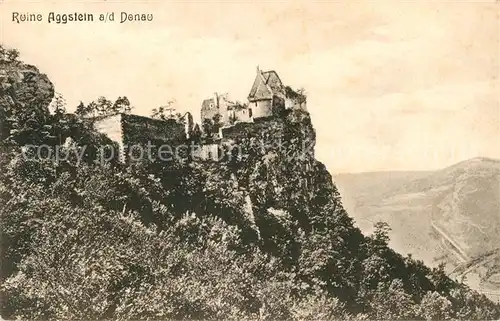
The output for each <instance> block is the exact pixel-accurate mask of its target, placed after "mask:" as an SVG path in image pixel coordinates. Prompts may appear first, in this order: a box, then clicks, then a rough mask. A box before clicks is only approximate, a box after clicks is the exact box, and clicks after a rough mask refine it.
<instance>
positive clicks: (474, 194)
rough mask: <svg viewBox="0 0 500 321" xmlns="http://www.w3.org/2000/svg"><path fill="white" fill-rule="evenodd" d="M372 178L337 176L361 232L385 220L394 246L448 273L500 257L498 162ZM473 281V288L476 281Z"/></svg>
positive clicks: (484, 277)
mask: <svg viewBox="0 0 500 321" xmlns="http://www.w3.org/2000/svg"><path fill="white" fill-rule="evenodd" d="M396 175H398V177H399V176H401V175H399V174H396ZM373 176H374V175H373V174H371V173H367V174H353V175H339V176H338V177H337V178H336V181H337V183H338V185H339V189H340V190H341V191H342V192H343V194H344V195H346V196H347V197H349V196H351V197H352V198H353V201H352V202H351V203H349V204H347V206H348V210H349V212H350V213H351V215H353V217H354V218H355V220H356V221H357V222H358V224H359V226H360V227H361V229H362V230H364V231H369V230H370V228H371V225H372V222H374V221H377V220H383V221H386V222H388V223H389V224H390V226H391V227H392V232H391V246H393V247H394V248H395V249H397V250H398V251H400V252H404V253H411V254H413V255H414V256H415V257H418V258H421V259H423V260H424V261H425V262H426V263H427V264H430V265H436V264H438V263H441V262H445V263H447V265H448V270H449V271H452V270H454V269H457V271H465V270H464V268H463V267H462V265H470V262H472V261H473V260H477V259H479V258H482V257H483V256H487V257H490V258H491V256H492V255H493V254H491V252H492V251H493V252H494V253H496V252H495V250H496V249H498V247H499V246H500V233H499V232H500V161H498V160H493V159H487V158H475V159H471V160H468V161H464V162H461V163H459V164H456V165H453V166H450V167H448V168H445V169H443V170H439V171H435V172H432V173H420V172H415V173H410V174H407V175H405V177H404V178H403V179H401V180H397V183H396V184H394V183H393V182H394V179H393V176H394V174H393V173H380V174H379V175H378V177H377V179H376V180H374V179H373ZM360 186H370V188H371V190H372V191H373V192H372V193H370V192H369V191H367V192H366V193H359V190H360V189H362V187H360ZM493 256H494V255H493ZM489 261H490V262H491V261H494V259H493V258H492V259H490V260H489ZM475 266H477V264H476V265H475ZM494 269H495V268H494V267H492V268H488V269H487V271H485V272H481V276H480V279H482V280H483V281H486V280H487V279H489V278H490V276H489V274H492V275H495V273H493V272H494V271H493V270H494ZM466 270H468V271H469V272H471V271H472V270H473V269H470V268H469V269H466ZM455 275H456V273H455ZM469 279H470V280H469V282H470V283H471V285H472V283H473V282H475V281H473V279H475V278H474V277H472V276H471V277H470V278H469ZM476 283H477V282H476Z"/></svg>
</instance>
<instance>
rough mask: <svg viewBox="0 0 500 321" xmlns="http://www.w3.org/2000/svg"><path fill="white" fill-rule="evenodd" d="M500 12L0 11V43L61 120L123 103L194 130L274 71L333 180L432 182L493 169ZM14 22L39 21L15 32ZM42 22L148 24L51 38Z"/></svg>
mask: <svg viewBox="0 0 500 321" xmlns="http://www.w3.org/2000/svg"><path fill="white" fill-rule="evenodd" d="M499 8H500V6H499V5H498V4H495V3H494V2H493V1H491V2H489V3H488V2H479V1H476V2H475V3H472V2H465V1H463V2H458V1H455V2H453V1H446V2H441V3H437V2H434V1H433V2H430V1H429V2H423V1H420V2H418V1H411V2H410V1H408V2H395V1H376V2H375V1H373V2H368V1H365V2H356V3H353V2H352V1H344V2H335V3H329V4H325V3H319V2H318V3H314V2H291V3H287V2H273V3H268V4H265V5H264V4H258V3H248V2H247V3H246V4H244V3H239V4H234V3H232V4H223V3H221V2H211V3H200V2H188V3H173V2H172V3H163V2H154V1H150V2H149V3H148V4H146V2H145V1H144V2H133V3H129V4H125V3H119V2H118V1H115V2H113V1H87V2H84V1H79V2H78V3H70V2H57V1H47V2H46V3H45V4H40V3H39V2H34V1H31V2H29V3H28V2H24V3H23V2H20V1H9V0H3V2H1V0H0V19H1V22H0V24H1V25H0V40H1V41H2V42H3V43H4V44H5V45H7V46H11V47H15V48H17V49H19V50H20V51H21V58H22V59H23V60H24V61H26V62H28V63H32V64H35V65H37V66H38V67H39V68H40V70H41V71H42V72H44V73H46V74H47V75H48V76H49V77H50V79H51V80H52V81H53V82H54V84H55V86H56V90H57V91H58V92H60V93H62V94H63V95H64V96H65V98H66V99H67V102H68V104H69V107H70V109H71V108H74V107H75V106H76V105H77V103H78V101H80V100H83V101H84V102H89V101H91V100H93V99H95V98H97V97H98V96H101V95H104V96H107V97H109V98H111V99H115V98H116V97H117V96H118V95H126V96H128V97H129V99H130V100H131V102H132V104H133V105H134V106H135V107H136V108H135V112H136V113H138V114H142V115H149V114H150V110H151V109H152V108H155V107H157V106H159V105H161V104H164V103H165V102H166V101H168V100H170V99H172V98H174V99H175V100H176V101H177V104H176V107H177V108H178V110H179V111H186V110H189V111H191V112H192V113H193V114H195V116H198V115H199V109H200V105H201V101H202V100H203V99H204V98H205V97H207V96H210V95H212V94H213V92H215V91H217V92H228V93H229V94H230V96H231V97H232V98H233V99H239V100H245V99H246V96H247V95H248V91H249V90H250V87H251V85H252V81H253V78H254V77H255V68H256V65H260V67H261V69H264V70H267V69H274V70H276V71H277V72H278V73H279V75H280V77H281V79H282V80H283V82H284V83H285V84H288V85H291V86H292V87H296V88H297V87H304V88H305V89H306V91H307V93H308V108H309V111H310V112H311V115H312V120H313V124H314V126H315V128H316V131H317V140H318V142H317V148H316V151H317V156H318V158H319V159H320V160H322V161H323V162H325V163H326V165H327V166H328V168H329V170H330V171H332V172H359V171H376V170H408V169H413V170H416V169H432V168H440V167H444V166H447V165H451V164H453V163H455V162H458V161H461V160H463V159H467V158H470V157H475V156H487V157H497V158H500V141H499V140H500V120H499V118H500V109H499V97H500V95H499V94H500V92H499V86H498V74H499V57H500V56H499V32H500V28H499V22H498V21H499V20H498V19H499V12H500V11H499ZM14 11H19V12H31V13H37V12H40V13H42V14H43V15H44V21H42V22H31V23H22V24H17V23H14V22H12V12H14ZM51 11H54V12H56V13H72V12H75V11H76V12H81V13H83V12H89V13H95V14H98V13H106V12H114V13H115V19H116V20H119V15H120V12H122V11H126V12H129V13H153V14H154V20H153V21H152V22H136V23H123V24H120V23H119V21H115V22H114V23H111V22H108V23H104V22H102V23H101V22H93V23H83V22H80V23H75V22H73V23H68V24H54V23H52V24H49V23H47V20H46V19H47V15H48V13H49V12H51ZM96 17H97V15H96ZM198 117H199V116H198Z"/></svg>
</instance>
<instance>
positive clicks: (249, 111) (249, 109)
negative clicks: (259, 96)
mask: <svg viewBox="0 0 500 321" xmlns="http://www.w3.org/2000/svg"><path fill="white" fill-rule="evenodd" d="M248 117H252V108H248Z"/></svg>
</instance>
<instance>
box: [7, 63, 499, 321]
mask: <svg viewBox="0 0 500 321" xmlns="http://www.w3.org/2000/svg"><path fill="white" fill-rule="evenodd" d="M0 57H2V58H3V57H4V56H0ZM13 63H15V64H17V63H18V62H16V61H15V59H14V61H13ZM23 79H25V78H23ZM36 87H37V88H38V86H36ZM43 87H44V86H41V87H40V88H43ZM10 88H11V92H10V94H8V96H9V97H11V98H12V97H13V96H12V95H14V96H16V95H17V91H16V90H18V91H19V92H23V89H22V88H24V87H23V86H14V87H10ZM46 94H47V92H46V91H43V90H42V92H39V93H38V94H36V95H35V96H38V95H40V97H39V99H38V98H37V99H35V100H32V101H31V102H30V103H25V104H23V103H20V102H19V101H18V102H14V103H13V104H12V105H11V106H10V107H9V108H10V110H9V119H10V118H13V122H12V123H11V124H12V126H11V125H9V126H8V130H6V133H7V135H5V136H4V137H9V139H5V138H4V139H3V140H0V151H1V153H2V157H0V169H1V170H0V218H1V219H0V232H1V233H0V236H1V237H0V241H1V243H0V249H1V251H2V253H1V255H0V258H1V262H0V263H1V267H2V268H1V275H0V299H1V300H0V313H1V316H2V318H6V319H29V320H89V319H90V320H294V321H299V320H346V319H352V320H366V319H381V320H387V319H392V320H410V319H412V320H413V319H425V320H442V319H464V320H484V319H488V320H491V319H498V318H499V317H500V306H499V305H496V304H494V303H493V302H491V301H489V300H488V299H487V298H486V297H485V296H483V295H480V294H478V293H477V292H474V291H472V290H471V289H470V288H468V287H467V286H465V285H464V284H461V283H459V282H456V281H454V280H452V279H450V278H449V277H447V276H446V274H445V273H444V271H443V269H442V268H429V267H427V266H425V265H424V263H423V262H421V261H418V260H415V259H414V258H412V257H408V256H404V255H401V254H399V253H397V252H395V251H394V250H393V249H391V248H390V247H389V246H388V243H389V235H388V228H387V226H386V225H385V224H384V223H379V224H377V226H376V229H375V231H374V232H373V233H372V234H371V235H368V236H367V235H363V233H362V232H361V231H360V230H359V229H358V228H357V227H356V226H355V225H354V223H353V220H352V218H351V217H349V215H348V214H347V212H346V210H345V209H344V207H343V204H342V200H341V197H340V194H339V192H338V190H337V187H336V185H335V184H334V182H333V181H332V177H331V175H330V174H329V173H328V171H327V170H326V168H325V166H324V165H323V164H322V163H321V162H319V161H317V160H316V158H315V155H314V148H315V142H316V134H315V130H314V127H313V124H312V123H311V118H310V116H309V114H308V113H307V112H305V111H303V110H293V109H292V110H288V111H287V112H285V113H283V114H280V115H273V116H272V117H267V118H265V119H260V120H257V121H255V122H253V123H247V124H238V125H237V126H235V127H234V128H233V130H231V134H230V135H228V136H226V137H223V139H222V142H221V145H220V146H218V147H220V148H221V149H222V150H224V151H225V153H224V155H225V157H224V158H223V159H221V160H218V161H196V160H193V159H192V158H189V157H187V158H181V159H178V158H174V159H171V160H169V161H163V160H162V159H149V158H140V159H139V160H137V161H134V162H132V161H131V160H130V162H127V163H121V162H119V161H118V160H117V159H115V158H111V159H110V160H109V161H107V162H106V161H103V159H101V158H100V156H101V155H102V153H101V152H102V150H101V148H102V147H103V145H105V144H106V143H107V142H106V139H104V138H102V137H101V136H100V135H97V134H96V133H95V132H94V131H93V128H92V126H86V125H85V126H84V125H82V123H85V122H84V121H83V119H81V118H79V116H78V115H75V116H72V117H65V116H64V115H61V114H63V113H62V112H61V110H60V109H57V111H56V112H55V113H54V115H52V116H50V117H45V116H44V114H43V113H41V114H35V115H33V114H32V109H33V108H38V109H39V110H40V111H44V110H46V108H47V105H46V104H48V99H47V100H46V98H47V97H45V96H46ZM2 95H3V96H2V98H4V101H5V100H8V99H9V97H6V95H7V94H5V92H3V93H2ZM15 115H29V116H30V117H28V119H30V120H31V119H32V120H33V121H34V122H32V121H26V122H23V119H24V118H22V117H21V118H20V117H17V118H16V117H14V116H15ZM32 116H37V117H32ZM73 118H74V119H73ZM71 119H73V120H74V121H70V120H71ZM9 122H10V120H9ZM140 127H141V126H139V127H137V128H135V127H134V128H135V129H137V130H135V131H134V140H135V141H138V142H146V141H148V140H149V139H150V138H151V137H149V136H148V131H144V130H141V128H140ZM47 134H48V136H50V137H56V138H58V137H66V136H70V137H72V142H70V143H68V144H64V145H60V144H57V141H58V140H50V139H48V141H51V142H52V143H54V145H46V144H45V142H46V141H47ZM16 135H17V136H16ZM11 137H16V139H10V138H11ZM199 139H200V137H197V138H192V137H190V138H189V139H188V138H186V141H185V143H186V145H185V146H184V147H186V148H187V147H188V146H187V145H188V144H190V143H200V141H198V140H199ZM108 142H109V139H108ZM41 143H43V144H44V148H45V149H46V150H47V151H48V153H47V155H46V156H47V157H37V155H33V154H30V153H27V154H24V153H23V152H22V150H23V147H26V146H25V144H33V145H35V146H36V145H38V146H40V144H41ZM176 143H182V142H176ZM169 146H170V145H169ZM55 151H58V152H60V154H59V155H67V156H68V155H69V156H71V157H66V158H64V159H62V158H61V157H55V156H54V155H55V153H52V152H55ZM78 157H81V159H78V160H81V161H78V162H75V161H74V160H75V159H74V158H78ZM417 186H427V185H426V183H425V182H422V183H421V184H417ZM446 186H447V188H448V189H450V190H452V188H451V187H449V186H448V185H446ZM448 189H447V190H448ZM443 190H444V189H443V188H442V189H441V191H443ZM462 190H464V189H460V191H462ZM473 192H474V191H471V193H473ZM433 193H434V192H433ZM414 194H415V192H414V191H413V190H412V191H411V193H410V192H406V194H404V195H403V196H405V197H406V200H409V199H411V197H413V198H415V199H417V200H418V201H417V203H419V204H420V203H421V204H420V206H421V207H422V208H424V207H426V206H427V207H431V209H432V206H433V204H434V203H431V204H430V205H428V204H427V203H425V202H424V199H425V198H423V197H422V195H420V194H418V195H417V197H415V196H414ZM398 195H400V194H398ZM408 195H409V196H408ZM440 195H441V194H440ZM396 196H397V195H396ZM452 196H453V194H452ZM453 200H455V198H451V199H450V200H449V199H444V198H440V199H439V203H437V205H436V206H435V207H436V208H444V206H445V204H449V201H453ZM391 201H392V202H393V203H394V202H397V201H398V200H397V199H396V200H394V199H393V200H389V203H390V202H391ZM399 204H400V206H401V211H404V208H403V207H404V206H403V205H404V204H407V203H405V202H403V201H402V200H401V199H399ZM438 205H439V206H438ZM380 206H381V207H383V206H386V208H393V209H394V206H392V207H391V206H388V205H387V204H381V205H380ZM440 206H441V207H440ZM448 206H450V207H451V206H452V205H451V204H449V205H448ZM406 207H407V205H406ZM445 214H448V212H444V211H443V213H441V212H440V214H437V215H434V214H433V212H432V211H431V212H430V214H429V215H430V217H432V218H434V217H435V218H436V219H435V220H436V222H439V223H441V222H445V220H446V219H447V217H448V216H449V215H445ZM379 216H384V213H383V212H380V213H379ZM440 226H441V225H440ZM457 230H458V228H457ZM463 230H465V228H461V229H460V231H463ZM454 232H455V231H449V232H447V233H449V234H450V235H451V234H452V233H454ZM457 233H458V232H457ZM453 235H454V234H453ZM471 235H472V234H471ZM454 242H455V243H459V244H458V246H463V245H462V243H460V242H461V240H457V241H454ZM458 246H457V247H458ZM485 264H486V263H485ZM491 276H492V277H493V278H495V277H496V275H494V274H492V275H491Z"/></svg>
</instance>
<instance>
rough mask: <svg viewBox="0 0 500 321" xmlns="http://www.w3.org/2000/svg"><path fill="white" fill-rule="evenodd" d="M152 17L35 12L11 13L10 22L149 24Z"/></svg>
mask: <svg viewBox="0 0 500 321" xmlns="http://www.w3.org/2000/svg"><path fill="white" fill-rule="evenodd" d="M153 19H154V16H153V14H152V13H136V12H125V11H122V12H103V13H89V12H70V13H62V12H49V13H46V14H44V13H36V12H17V11H14V12H12V20H11V21H12V22H14V23H19V24H20V23H38V22H47V23H56V24H68V23H79V22H119V23H127V22H150V21H153Z"/></svg>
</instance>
